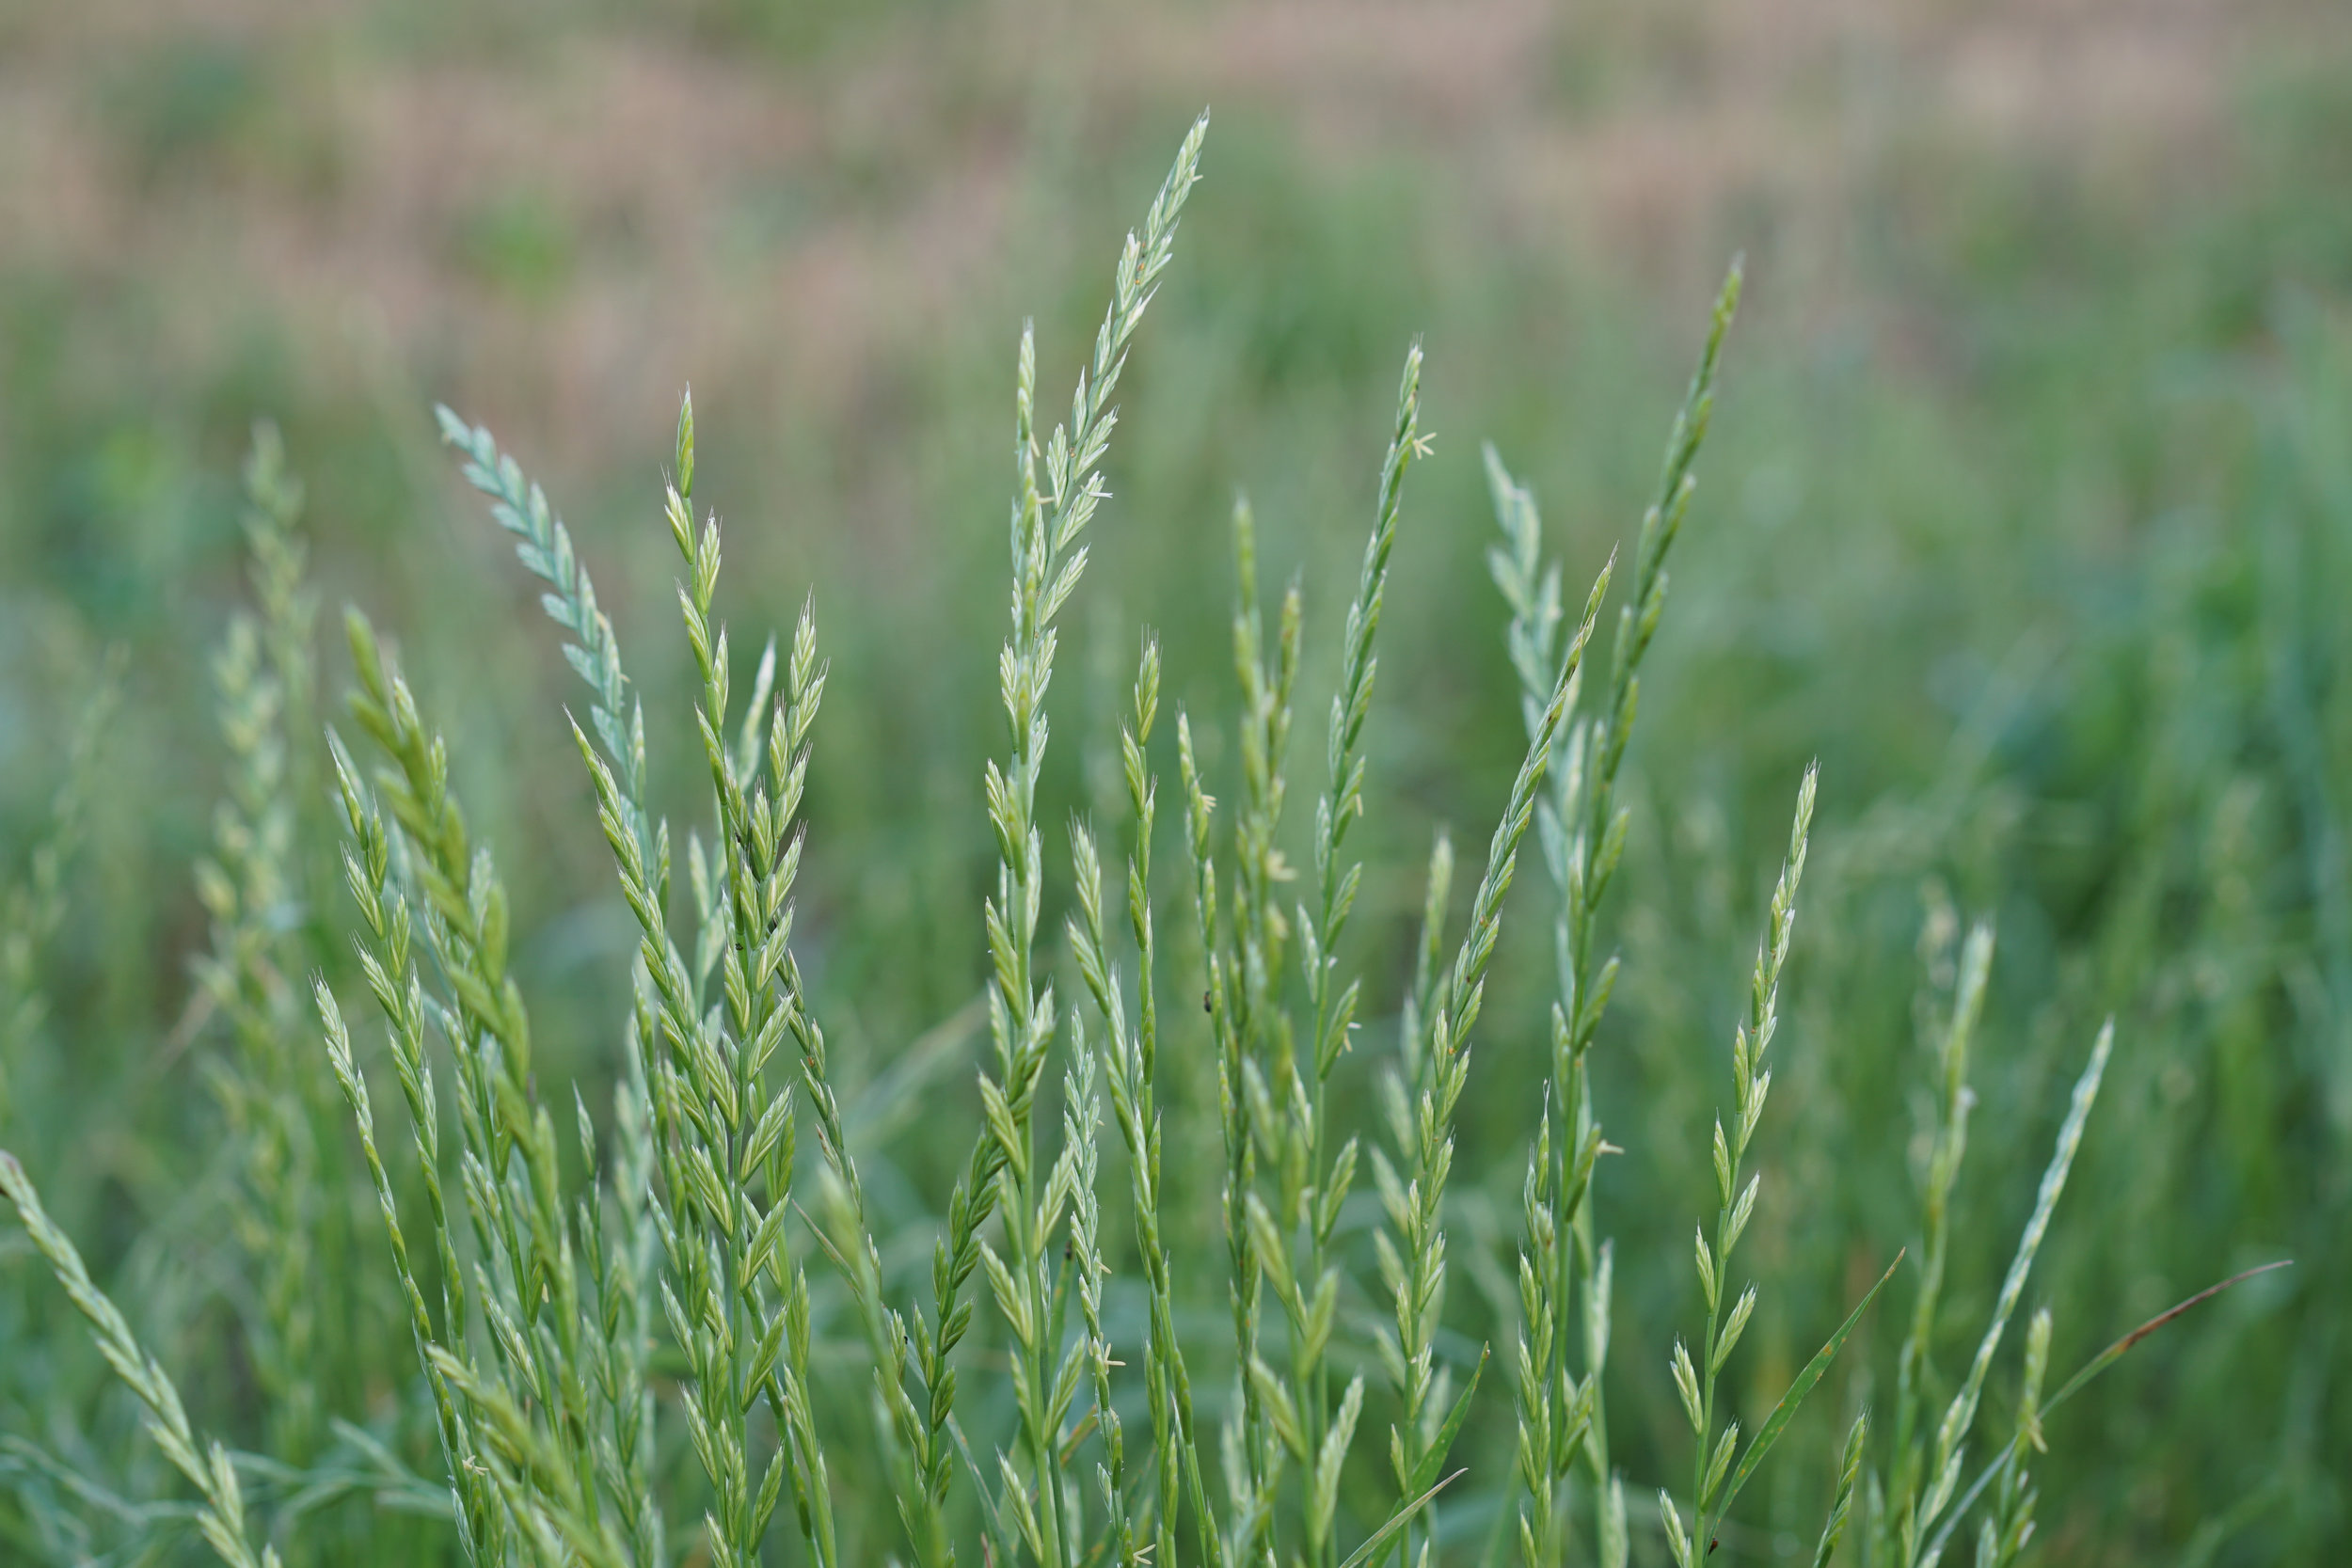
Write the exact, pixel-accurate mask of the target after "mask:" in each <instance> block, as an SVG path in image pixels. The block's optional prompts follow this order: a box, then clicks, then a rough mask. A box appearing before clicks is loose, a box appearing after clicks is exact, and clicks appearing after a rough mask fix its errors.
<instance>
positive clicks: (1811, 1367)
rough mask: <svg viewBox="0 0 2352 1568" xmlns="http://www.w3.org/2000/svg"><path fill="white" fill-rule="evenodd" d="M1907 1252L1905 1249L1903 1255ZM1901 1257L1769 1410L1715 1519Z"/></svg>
mask: <svg viewBox="0 0 2352 1568" xmlns="http://www.w3.org/2000/svg"><path fill="white" fill-rule="evenodd" d="M1909 1250H1910V1249H1909V1248H1908V1247H1906V1248H1904V1249H1903V1252H1908V1251H1909ZM1902 1260H1903V1253H1902V1252H1898V1253H1896V1254H1895V1260H1894V1262H1892V1263H1889V1264H1887V1265H1886V1272H1885V1273H1884V1274H1883V1275H1879V1282H1878V1283H1877V1284H1875V1285H1873V1286H1871V1287H1870V1288H1869V1290H1867V1291H1865V1292H1863V1296H1862V1299H1861V1300H1860V1301H1858V1302H1856V1303H1855V1304H1854V1309H1853V1310H1852V1311H1851V1312H1850V1313H1848V1314H1847V1316H1846V1321H1845V1322H1844V1323H1840V1324H1838V1325H1837V1332H1836V1333H1835V1334H1833V1335H1831V1336H1830V1337H1829V1342H1828V1343H1827V1344H1825V1345H1823V1346H1822V1347H1821V1348H1820V1353H1819V1354H1816V1355H1815V1356H1814V1357H1813V1359H1812V1360H1810V1361H1808V1362H1806V1363H1805V1364H1804V1370H1803V1371H1801V1372H1799V1373H1798V1374H1797V1381H1796V1382H1794V1383H1792V1384H1790V1385H1789V1386H1788V1392H1787V1393H1785V1394H1783V1395H1781V1397H1780V1402H1779V1403H1778V1404H1776V1405H1774V1406H1772V1414H1771V1415H1770V1416H1768V1417H1766V1418H1765V1419H1764V1424H1763V1425H1762V1426H1760V1427H1758V1428H1756V1435H1755V1436H1754V1437H1751V1438H1749V1439H1748V1449H1747V1452H1745V1453H1743V1454H1741V1455H1740V1463H1739V1465H1737V1466H1736V1467H1735V1468H1734V1469H1733V1470H1732V1472H1731V1479H1730V1480H1729V1481H1725V1482H1724V1495H1723V1496H1722V1497H1720V1498H1718V1499H1717V1500H1716V1503H1715V1508H1714V1512H1715V1513H1716V1515H1717V1516H1718V1517H1721V1516H1722V1515H1724V1514H1725V1513H1730V1512H1731V1500H1732V1498H1734V1497H1738V1496H1739V1495H1740V1488H1741V1487H1742V1486H1745V1485H1746V1484H1747V1483H1748V1478H1749V1477H1750V1476H1752V1475H1754V1474H1756V1466H1757V1465H1761V1464H1762V1463H1764V1456H1765V1455H1766V1454H1768V1453H1770V1452H1771V1451H1772V1445H1773V1444H1774V1443H1777V1442H1779V1441H1780V1434H1781V1433H1783V1432H1785V1431H1787V1430H1788V1422H1789V1420H1790V1419H1791V1418H1793V1417H1794V1416H1795V1415H1796V1414H1797V1406H1799V1405H1801V1404H1803V1403H1804V1397H1805V1396H1806V1395H1807V1394H1810V1393H1811V1392H1813V1386H1814V1385H1815V1384H1817V1383H1819V1382H1820V1381H1821V1374H1822V1373H1823V1372H1826V1371H1828V1370H1829V1364H1830V1363H1831V1362H1832V1361H1835V1360H1836V1359H1837V1353H1838V1352H1839V1351H1841V1350H1843V1349H1845V1348H1846V1338H1847V1336H1849V1335H1851V1333H1853V1330H1854V1324H1856V1323H1860V1322H1861V1321H1862V1314H1863V1313H1865V1312H1867V1311H1868V1310H1869V1307H1870V1303H1872V1302H1873V1301H1876V1300H1877V1299H1878V1293H1879V1292H1880V1291H1883V1290H1884V1289H1886V1282H1887V1281H1888V1280H1890V1279H1892V1278H1894V1277H1895V1271H1896V1270H1897V1269H1898V1268H1899V1267H1901V1265H1902Z"/></svg>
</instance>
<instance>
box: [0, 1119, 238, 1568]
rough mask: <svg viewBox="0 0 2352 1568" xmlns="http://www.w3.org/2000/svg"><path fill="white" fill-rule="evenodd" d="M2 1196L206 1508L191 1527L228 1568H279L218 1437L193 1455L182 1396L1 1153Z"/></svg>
mask: <svg viewBox="0 0 2352 1568" xmlns="http://www.w3.org/2000/svg"><path fill="white" fill-rule="evenodd" d="M0 1196H6V1197H7V1198H8V1202H9V1203H10V1204H11V1205H13V1206H14V1207H15V1209H16V1215H17V1218H18V1219H19V1220H21V1221H23V1222H24V1230H25V1234H27V1235H29V1236H30V1237H32V1239H33V1245H34V1246H35V1247H36V1248H38V1249H39V1250H40V1255H41V1256H42V1257H43V1258H45V1259H48V1260H49V1267H50V1270H51V1272H53V1273H54V1274H56V1276H57V1283H58V1284H60V1285H62V1286H64V1287H65V1293H66V1295H67V1297H68V1298H69V1299H71V1300H72V1303H73V1306H74V1307H75V1309H76V1310H78V1311H79V1312H80V1313H81V1314H82V1316H83V1317H84V1318H85V1319H87V1320H88V1323H89V1328H90V1338H92V1339H93V1340H95V1341H96V1342H97V1345H98V1351H99V1354H101V1355H103V1356H104V1357H105V1358H106V1365H108V1366H109V1367H112V1368H113V1369H114V1371H115V1375H116V1376H117V1377H119V1378H120V1379H121V1380H122V1384H123V1386H124V1387H126V1388H128V1389H130V1390H131V1392H132V1393H134V1394H135V1395H137V1396H138V1401H139V1403H140V1404H142V1405H144V1406H145V1407H146V1410H147V1415H146V1426H147V1434H148V1436H149V1437H151V1438H152V1439H153V1440H154V1443H155V1446H156V1447H157V1448H158V1449H162V1450H163V1454H164V1457H165V1458H166V1459H167V1460H169V1461H170V1462H171V1466H172V1468H173V1469H175V1470H178V1471H179V1472H180V1473H181V1474H182V1475H183V1476H185V1477H187V1479H188V1480H189V1481H190V1482H191V1483H193V1484H194V1485H195V1487H196V1489H197V1491H198V1493H199V1495H200V1496H201V1497H203V1499H204V1503H203V1506H202V1507H201V1508H199V1510H198V1511H197V1516H196V1524H197V1528H198V1529H199V1531H200V1532H201V1533H202V1534H203V1537H204V1540H205V1544H208V1545H210V1546H211V1547H212V1548H213V1551H214V1553H215V1555H216V1556H217V1557H219V1559H220V1560H221V1561H223V1562H225V1563H227V1564H229V1568H278V1551H277V1548H276V1547H274V1546H271V1545H269V1544H266V1543H264V1544H262V1548H261V1549H260V1550H259V1551H258V1552H257V1551H255V1550H254V1546H253V1541H252V1537H251V1536H250V1535H249V1534H248V1532H247V1531H246V1519H245V1497H244V1494H243V1492H242V1490H241V1489H240V1488H239V1486H238V1484H237V1471H236V1466H235V1465H232V1464H231V1463H230V1458H229V1450H228V1449H226V1448H224V1447H222V1446H221V1443H220V1440H219V1439H218V1438H209V1439H207V1440H206V1441H205V1443H204V1446H203V1449H202V1451H201V1452H200V1453H199V1451H198V1447H197V1433H196V1429H195V1427H194V1426H192V1425H191V1424H190V1423H189V1420H188V1413H187V1410H186V1408H185V1407H184V1406H183V1405H182V1403H181V1402H180V1390H179V1389H178V1388H177V1387H175V1386H173V1384H172V1381H171V1378H170V1376H169V1375H168V1374H167V1373H166V1372H165V1370H164V1369H163V1367H162V1366H161V1365H160V1364H159V1363H158V1362H157V1361H156V1360H155V1358H154V1357H153V1356H152V1355H150V1354H148V1353H147V1351H146V1350H145V1349H144V1348H143V1347H141V1345H140V1344H139V1342H138V1338H137V1337H136V1336H135V1335H134V1334H133V1333H132V1332H131V1325H130V1324H129V1323H126V1322H125V1321H124V1320H123V1316H122V1313H121V1311H120V1310H119V1308H117V1307H116V1306H115V1304H114V1303H113V1302H112V1301H111V1300H109V1299H108V1298H107V1296H106V1293H105V1292H104V1291H101V1290H100V1289H99V1288H98V1287H97V1286H96V1285H95V1284H93V1283H92V1282H91V1280H90V1276H89V1270H88V1269H87V1268H86V1267H85V1266H84V1265H83V1262H82V1255H81V1253H80V1252H79V1251H78V1250H76V1249H75V1247H74V1245H73V1243H72V1239H71V1238H69V1237H68V1236H67V1235H66V1233H65V1232H64V1231H62V1230H60V1229H58V1228H57V1227H56V1224H55V1223H53V1222H52V1221H51V1220H50V1218H49V1214H48V1212H47V1211H46V1210H44V1209H43V1208H42V1207H41V1202H40V1191H39V1190H38V1189H36V1188H35V1187H34V1185H33V1183H32V1180H31V1179H30V1178H28V1177H27V1176H26V1175H25V1174H24V1166H23V1165H21V1164H17V1161H16V1156H15V1155H13V1154H10V1153H8V1151H7V1150H5V1149H0Z"/></svg>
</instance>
